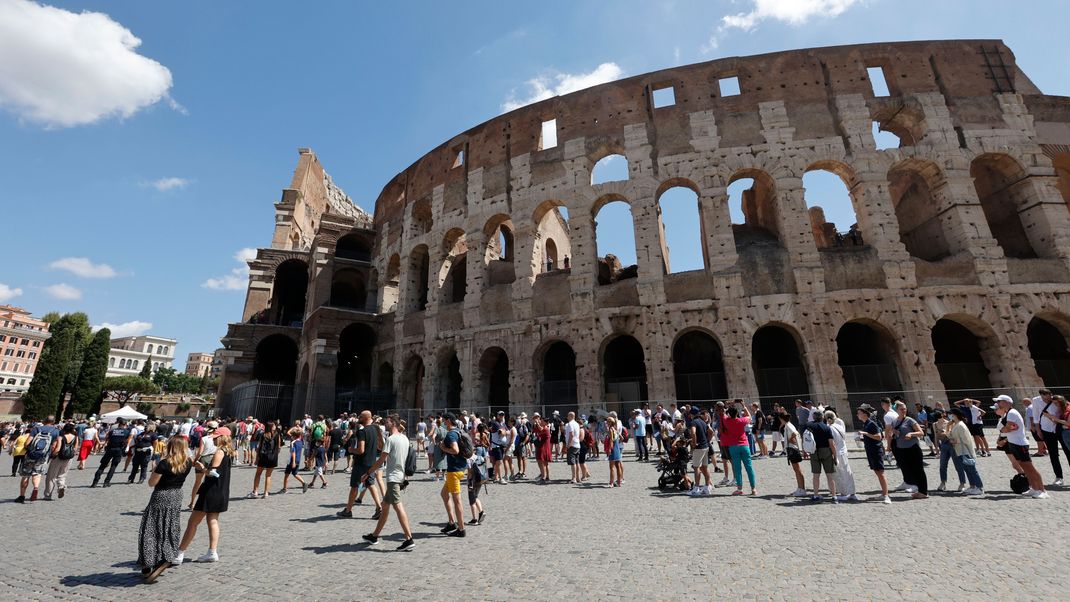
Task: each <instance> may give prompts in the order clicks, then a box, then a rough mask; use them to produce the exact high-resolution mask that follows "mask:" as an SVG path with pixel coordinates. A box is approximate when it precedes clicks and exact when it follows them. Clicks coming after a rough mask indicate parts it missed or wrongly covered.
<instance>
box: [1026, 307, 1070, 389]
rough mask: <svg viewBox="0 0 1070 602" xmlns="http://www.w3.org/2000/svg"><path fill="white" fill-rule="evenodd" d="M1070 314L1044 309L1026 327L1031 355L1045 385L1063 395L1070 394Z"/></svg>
mask: <svg viewBox="0 0 1070 602" xmlns="http://www.w3.org/2000/svg"><path fill="white" fill-rule="evenodd" d="M1068 336H1070V317H1067V316H1066V315H1064V314H1060V313H1055V312H1040V313H1037V314H1036V315H1035V316H1033V319H1031V320H1030V321H1029V325H1028V326H1027V328H1026V340H1027V342H1028V347H1029V356H1030V357H1031V358H1032V359H1033V365H1034V366H1035V367H1036V371H1037V375H1038V376H1040V379H1041V381H1043V383H1044V386H1045V387H1047V388H1048V389H1052V390H1053V391H1054V392H1056V393H1060V394H1062V395H1066V394H1070V346H1068V345H1067V337H1068Z"/></svg>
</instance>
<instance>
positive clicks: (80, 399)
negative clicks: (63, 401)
mask: <svg viewBox="0 0 1070 602" xmlns="http://www.w3.org/2000/svg"><path fill="white" fill-rule="evenodd" d="M110 351H111V331H110V330H108V329H107V328H101V329H100V330H98V331H97V333H96V334H95V335H93V340H92V341H91V342H90V343H89V345H88V346H87V347H86V349H85V353H84V354H83V355H82V364H81V368H80V369H79V371H78V381H77V382H76V384H75V386H74V390H73V393H72V394H71V404H70V406H68V410H67V411H68V413H73V412H78V413H79V414H88V413H90V412H92V411H93V407H94V406H95V405H96V403H97V400H98V399H99V398H100V393H101V389H102V387H103V385H104V375H105V373H107V371H108V353H109V352H110Z"/></svg>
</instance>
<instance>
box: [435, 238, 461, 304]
mask: <svg viewBox="0 0 1070 602" xmlns="http://www.w3.org/2000/svg"><path fill="white" fill-rule="evenodd" d="M442 251H443V253H445V259H444V260H443V261H442V270H441V272H440V274H439V281H440V283H441V284H440V286H441V287H442V295H441V298H442V303H458V302H460V301H464V296H465V293H466V292H467V291H468V243H467V241H466V240H465V238H464V231H463V230H460V229H458V228H455V229H453V230H450V231H449V232H448V233H447V234H446V238H445V240H443V243H442Z"/></svg>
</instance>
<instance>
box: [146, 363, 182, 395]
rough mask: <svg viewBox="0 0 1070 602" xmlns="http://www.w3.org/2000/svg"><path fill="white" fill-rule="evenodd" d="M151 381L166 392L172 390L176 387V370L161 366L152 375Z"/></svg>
mask: <svg viewBox="0 0 1070 602" xmlns="http://www.w3.org/2000/svg"><path fill="white" fill-rule="evenodd" d="M152 382H154V383H156V385H157V386H158V387H160V388H161V389H163V390H164V391H167V392H169V393H170V392H174V390H175V389H176V388H177V387H178V370H175V369H174V368H167V367H161V368H160V369H159V370H157V371H156V372H155V373H154V374H153V375H152Z"/></svg>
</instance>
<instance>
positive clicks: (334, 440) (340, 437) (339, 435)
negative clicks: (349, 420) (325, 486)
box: [327, 420, 346, 475]
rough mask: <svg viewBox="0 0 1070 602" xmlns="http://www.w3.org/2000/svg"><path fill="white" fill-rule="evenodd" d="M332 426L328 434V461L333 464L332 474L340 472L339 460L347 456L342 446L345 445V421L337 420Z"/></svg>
mask: <svg viewBox="0 0 1070 602" xmlns="http://www.w3.org/2000/svg"><path fill="white" fill-rule="evenodd" d="M328 424H330V427H331V430H330V431H329V432H328V433H327V441H328V445H329V447H328V448H327V460H328V461H329V462H330V463H331V474H332V475H333V474H334V473H336V472H337V471H338V460H340V459H341V458H342V456H343V455H344V454H345V451H344V448H343V447H342V445H343V444H344V443H345V438H346V433H345V429H344V428H343V426H344V425H345V422H344V421H343V420H336V421H334V422H333V423H328Z"/></svg>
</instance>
